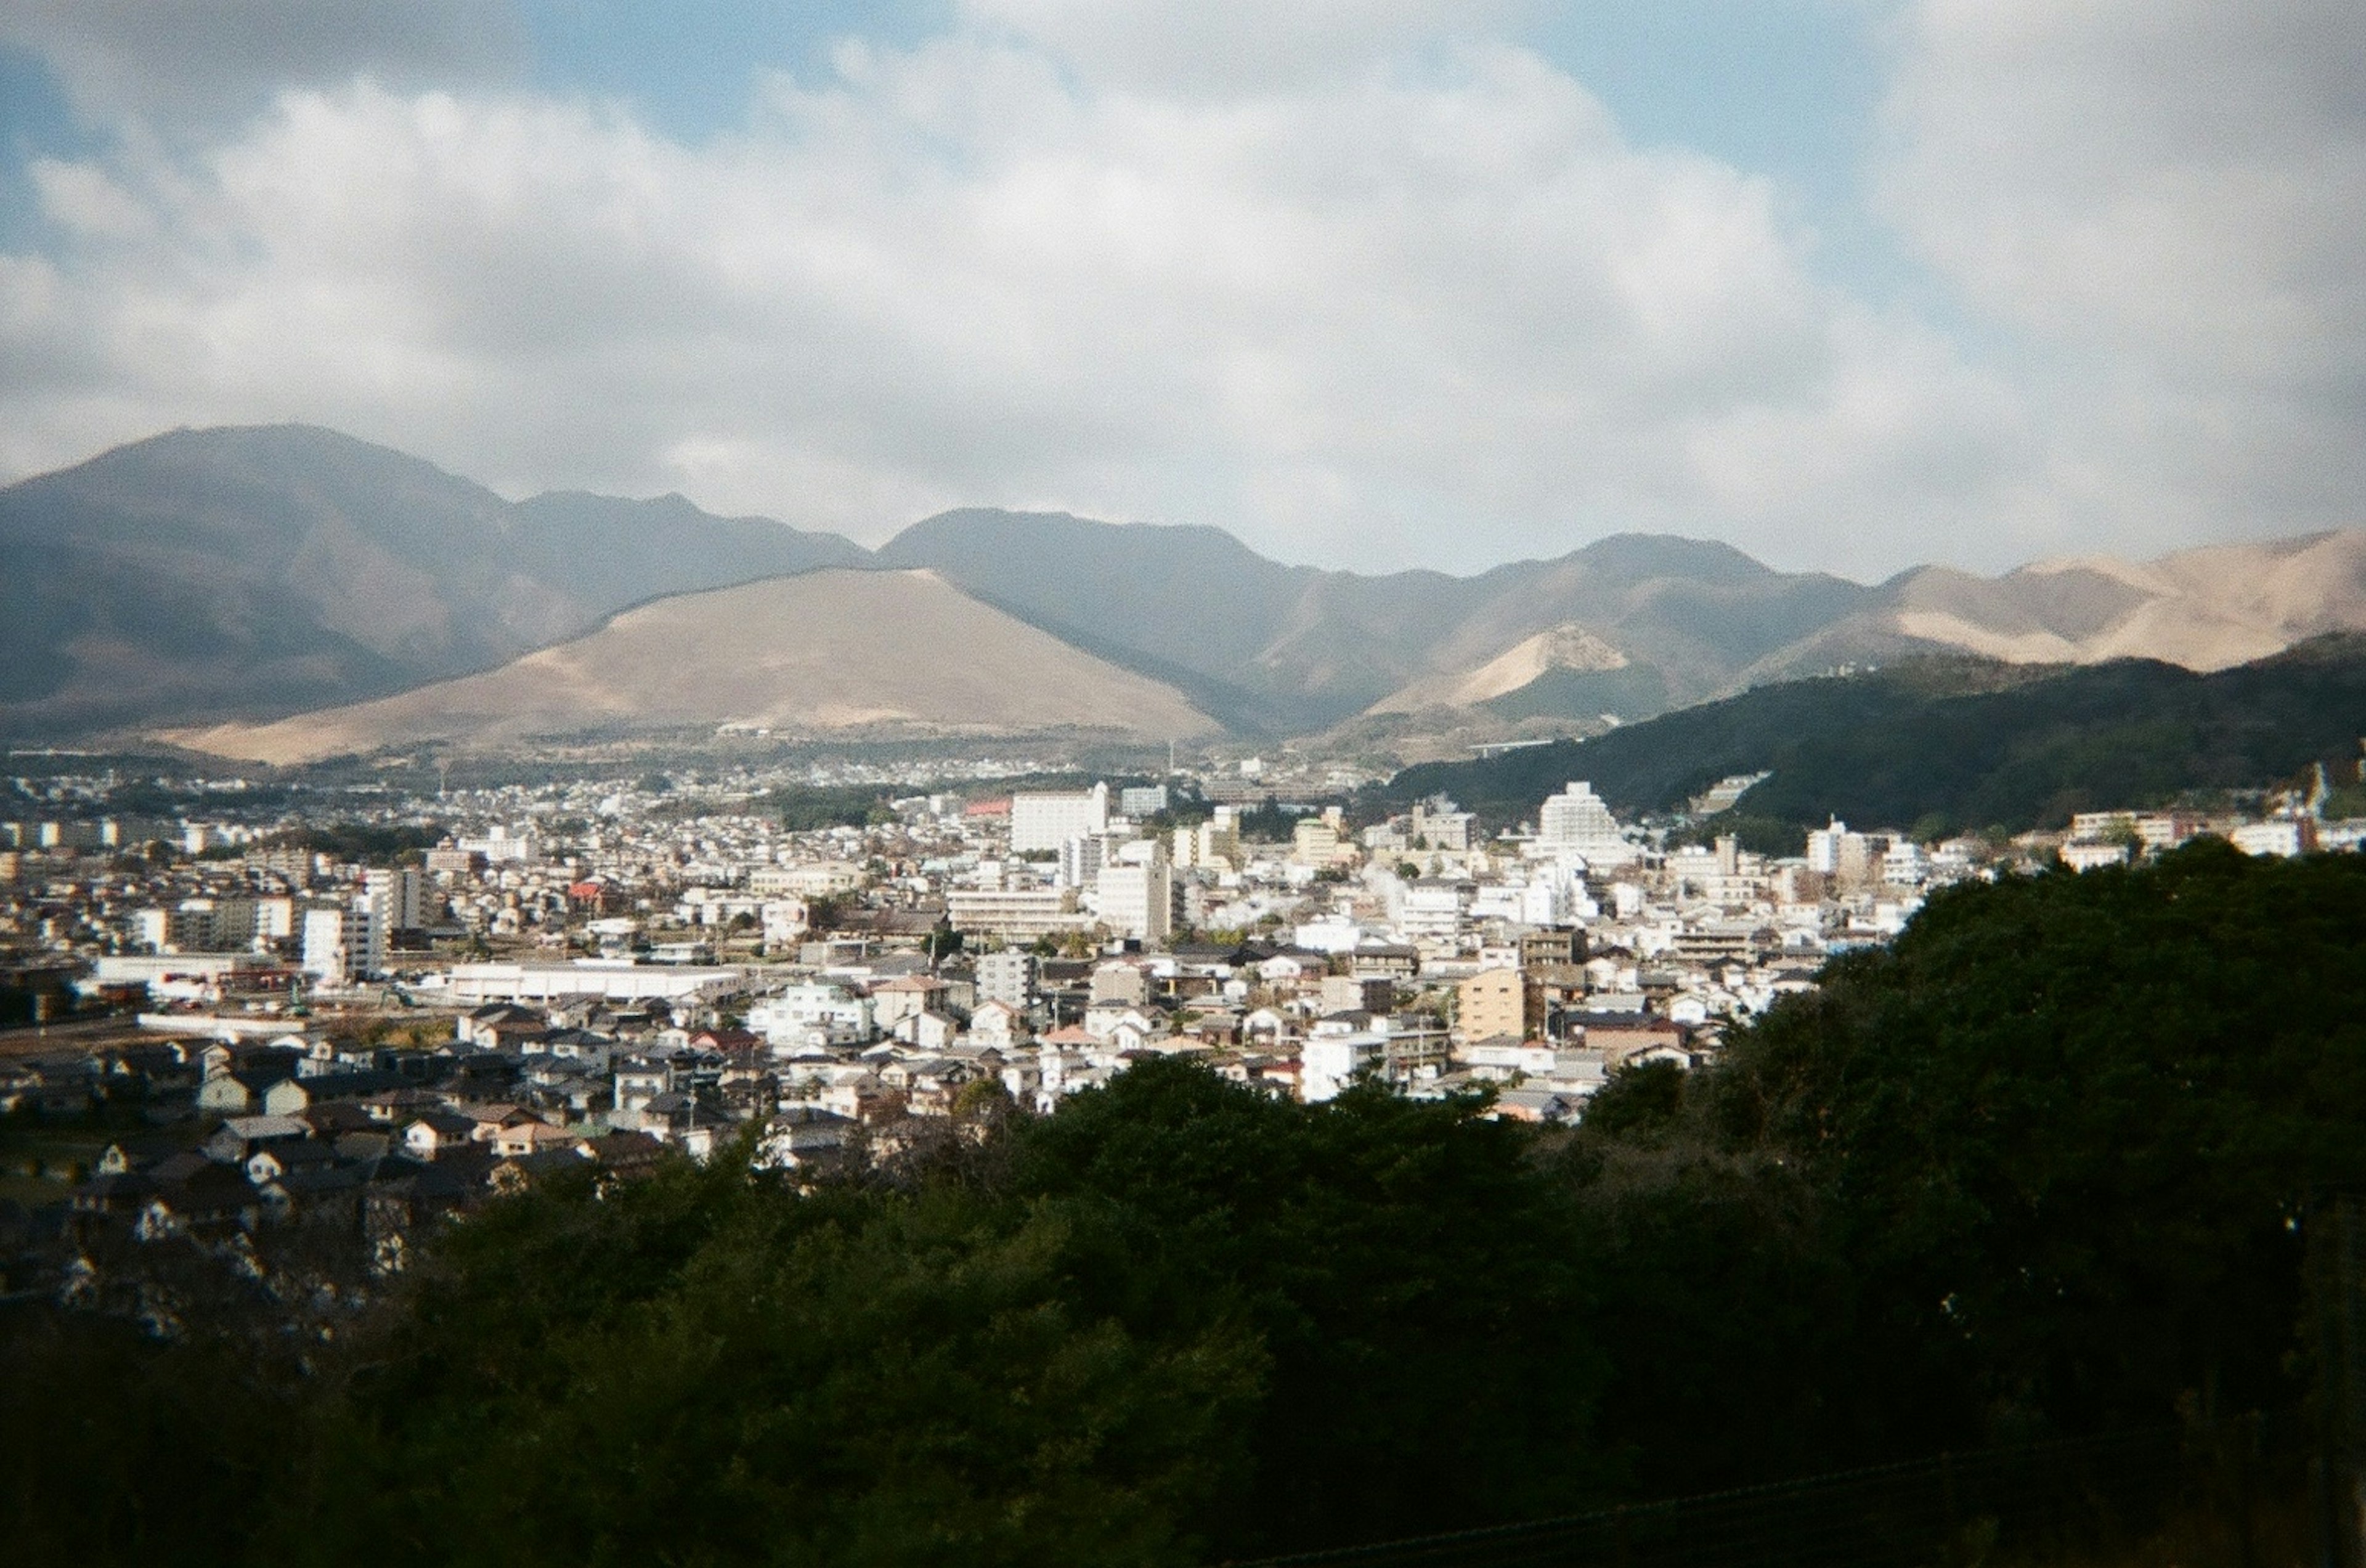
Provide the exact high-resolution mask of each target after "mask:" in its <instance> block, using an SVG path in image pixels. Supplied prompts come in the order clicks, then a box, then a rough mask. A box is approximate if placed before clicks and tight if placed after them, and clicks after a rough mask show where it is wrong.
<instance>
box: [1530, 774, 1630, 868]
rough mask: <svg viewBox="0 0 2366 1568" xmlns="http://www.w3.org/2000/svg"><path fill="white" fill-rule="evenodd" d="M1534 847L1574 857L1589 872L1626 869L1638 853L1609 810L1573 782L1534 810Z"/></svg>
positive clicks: (1597, 797) (1588, 787)
mask: <svg viewBox="0 0 2366 1568" xmlns="http://www.w3.org/2000/svg"><path fill="white" fill-rule="evenodd" d="M1537 846H1538V849H1539V850H1543V851H1547V852H1552V853H1555V854H1563V855H1574V856H1576V857H1577V858H1579V859H1580V860H1583V862H1584V863H1585V864H1586V867H1587V869H1588V870H1594V869H1596V868H1599V867H1602V866H1612V865H1625V864H1627V863H1628V862H1630V861H1632V860H1634V859H1635V858H1636V857H1637V855H1638V853H1639V852H1638V851H1637V849H1636V848H1635V846H1634V845H1633V844H1631V843H1629V842H1628V840H1627V835H1626V832H1625V830H1624V829H1621V828H1620V827H1619V826H1618V819H1617V818H1616V817H1613V816H1612V815H1611V814H1610V807H1607V806H1606V805H1604V804H1603V801H1602V797H1601V796H1600V795H1595V794H1594V786H1593V785H1592V784H1587V783H1585V782H1584V781H1583V780H1572V781H1571V783H1570V784H1569V787H1568V788H1566V789H1564V790H1562V791H1561V792H1560V794H1559V795H1549V796H1548V797H1547V798H1546V800H1545V803H1544V804H1543V805H1542V806H1540V807H1538V808H1537Z"/></svg>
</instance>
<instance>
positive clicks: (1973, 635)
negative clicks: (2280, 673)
mask: <svg viewBox="0 0 2366 1568" xmlns="http://www.w3.org/2000/svg"><path fill="white" fill-rule="evenodd" d="M2361 629H2366V529H2357V528H2349V529H2343V530H2340V531H2338V532H2335V533H2329V534H2316V535H2312V536H2307V537H2305V538H2299V539H2278V540H2270V541H2267V542H2264V543H2259V544H2248V545H2214V546H2209V547H2203V548H2200V549H2191V550H2180V551H2179V552H2178V553H2176V554H2174V555H2168V556H2163V557H2161V558H2158V559H2157V560H2151V561H2146V562H2142V563H2135V562H2129V561H2122V560H2117V559H2113V558H2110V557H2107V556H2090V557H2084V558H2078V559H2071V560H2053V561H2040V562H2038V563H2036V564H2034V565H2032V566H2025V567H2022V568H2021V569H2020V570H2017V571H2010V572H2007V573H2005V574H2004V575H2003V576H2001V577H1994V578H1983V577H1974V576H1972V575H1971V574H1970V573H1968V572H1962V571H1956V570H1951V569H1949V568H1945V567H1925V568H1923V569H1922V570H1919V571H1914V572H1910V573H1907V574H1906V575H1905V576H1903V577H1900V578H1898V580H1896V581H1893V582H1891V583H1890V584H1888V585H1887V588H1886V590H1885V602H1884V604H1882V605H1881V606H1880V607H1879V608H1878V609H1876V610H1872V611H1868V612H1866V613H1864V614H1860V615H1853V616H1851V617H1849V618H1847V619H1846V620H1843V621H1841V622H1837V623H1835V624H1834V625H1833V626H1829V627H1826V628H1825V629H1824V630H1823V631H1821V632H1820V633H1818V634H1817V635H1816V636H1815V637H1811V638H1809V639H1808V640H1807V641H1806V642H1804V643H1802V644H1801V645H1799V646H1798V647H1796V648H1793V649H1786V651H1785V653H1784V654H1783V655H1781V656H1779V657H1778V658H1776V659H1775V660H1767V661H1764V662H1763V664H1762V666H1761V667H1760V668H1759V669H1757V670H1754V671H1752V677H1753V678H1758V677H1765V676H1771V675H1779V674H1786V673H1792V672H1806V671H1813V670H1815V669H1817V668H1820V667H1821V666H1823V665H1827V664H1831V663H1838V662H1842V661H1844V660H1864V659H1868V658H1870V659H1881V658H1888V657H1896V655H1897V654H1898V653H1900V652H1906V651H1913V650H1917V649H1920V650H1922V651H1929V650H1931V649H1951V650H1957V651H1962V652H1966V653H1977V654H1979V655H1981V656H1982V657H1984V658H1989V659H2001V660H2010V661H2011V662H2013V663H2020V664H2029V663H2049V664H2052V663H2060V664H2093V663H2099V662H2101V661H2102V660H2111V659H2157V660H2162V661H2163V662H2165V663H2170V664H2180V665H2183V666H2184V667H2185V668H2187V669H2189V670H2203V671H2208V670H2225V669H2229V668H2232V667H2233V666H2235V665H2237V664H2242V663H2246V662H2248V661H2249V660H2256V659H2262V658H2265V657H2267V656H2268V655H2270V654H2272V653H2276V652H2279V651H2281V650H2282V649H2286V648H2290V647H2292V646H2293V644H2294V643H2297V642H2300V641H2303V640H2304V639H2306V638H2309V637H2321V636H2324V635H2326V634H2327V633H2331V632H2344V631H2357V630H2361Z"/></svg>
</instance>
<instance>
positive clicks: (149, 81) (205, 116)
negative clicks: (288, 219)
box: [0, 0, 524, 130]
mask: <svg viewBox="0 0 2366 1568" xmlns="http://www.w3.org/2000/svg"><path fill="white" fill-rule="evenodd" d="M0 44H7V45H12V46H14V47H16V48H18V49H21V50H24V51H28V52H29V53H32V54H35V55H38V56H39V57H40V58H41V59H42V60H43V61H44V62H47V63H48V65H49V67H50V69H51V71H52V72H54V73H56V75H57V77H58V79H59V81H60V84H61V85H62V86H63V87H64V89H65V91H66V94H67V96H68V97H69V99H70V100H71V101H72V102H73V104H74V106H75V107H76V108H77V109H78V110H79V111H81V112H82V113H84V114H85V115H87V116H89V117H91V118H94V119H96V120H99V121H102V122H105V123H107V124H110V125H117V126H120V125H124V124H126V123H130V124H136V125H139V126H141V127H144V128H149V129H157V130H175V129H182V128H186V127H191V126H202V127H211V128H214V129H220V127H222V126H223V125H224V124H226V123H231V122H235V121H237V120H240V119H243V118H246V117H247V116H248V115H249V114H251V113H252V112H254V110H256V109H258V108H260V107H263V106H264V105H265V104H266V103H268V102H269V101H270V99H271V97H272V96H273V95H274V94H276V93H277V92H279V91H281V90H283V89H286V88H287V87H291V86H318V85H330V84H335V83H341V82H344V81H348V80H350V79H352V78H353V77H355V76H356V75H368V76H371V77H373V78H375V79H377V80H378V81H380V82H390V83H404V84H412V85H427V84H429V83H445V84H449V83H452V82H454V81H455V80H463V81H465V80H476V79H492V78H495V77H498V76H501V75H503V74H506V73H510V72H512V71H513V70H514V69H515V68H516V67H517V66H518V65H519V64H520V62H522V61H523V59H524V29H523V28H522V27H521V26H520V24H519V21H518V18H517V16H516V12H515V10H514V8H513V6H512V5H511V4H510V3H509V0H0Z"/></svg>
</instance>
